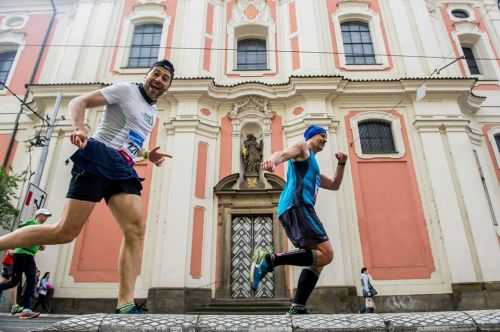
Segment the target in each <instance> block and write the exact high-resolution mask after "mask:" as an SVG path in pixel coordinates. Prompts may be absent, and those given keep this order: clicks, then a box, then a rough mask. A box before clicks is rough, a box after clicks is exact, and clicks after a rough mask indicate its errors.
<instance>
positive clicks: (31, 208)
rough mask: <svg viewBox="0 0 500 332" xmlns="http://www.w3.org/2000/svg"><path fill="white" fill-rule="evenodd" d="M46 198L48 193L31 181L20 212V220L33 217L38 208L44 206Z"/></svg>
mask: <svg viewBox="0 0 500 332" xmlns="http://www.w3.org/2000/svg"><path fill="white" fill-rule="evenodd" d="M46 200H47V193H46V192H45V191H43V190H42V189H40V188H39V187H38V186H36V185H35V184H33V183H31V182H30V184H29V186H28V191H27V192H26V198H25V199H24V202H23V206H22V208H21V213H20V214H19V220H20V222H24V221H25V220H28V219H31V218H33V217H34V214H35V212H36V210H38V209H41V208H43V207H44V205H45V201H46Z"/></svg>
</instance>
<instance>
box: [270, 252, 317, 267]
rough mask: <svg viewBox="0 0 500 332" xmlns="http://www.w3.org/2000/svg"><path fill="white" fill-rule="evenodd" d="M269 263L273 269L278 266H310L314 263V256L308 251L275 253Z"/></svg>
mask: <svg viewBox="0 0 500 332" xmlns="http://www.w3.org/2000/svg"><path fill="white" fill-rule="evenodd" d="M271 261H272V266H273V267H274V266H278V265H295V266H311V265H313V263H314V255H313V252H312V250H310V249H308V250H304V249H299V250H294V251H288V252H283V253H276V254H274V255H272V257H271Z"/></svg>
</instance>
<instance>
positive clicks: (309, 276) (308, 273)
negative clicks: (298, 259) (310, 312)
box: [293, 268, 319, 306]
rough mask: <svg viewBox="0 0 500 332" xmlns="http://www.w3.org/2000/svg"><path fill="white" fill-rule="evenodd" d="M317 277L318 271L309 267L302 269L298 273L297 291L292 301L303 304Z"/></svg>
mask: <svg viewBox="0 0 500 332" xmlns="http://www.w3.org/2000/svg"><path fill="white" fill-rule="evenodd" d="M318 279H319V273H317V272H316V271H313V270H312V269H311V268H306V269H303V270H302V272H301V273H300V277H299V283H298V285H297V291H296V292H295V296H294V298H293V303H295V304H300V305H303V306H305V305H306V302H307V299H309V296H310V295H311V293H312V291H313V289H314V287H315V286H316V283H317V282H318Z"/></svg>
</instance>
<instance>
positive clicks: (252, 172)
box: [241, 134, 262, 177]
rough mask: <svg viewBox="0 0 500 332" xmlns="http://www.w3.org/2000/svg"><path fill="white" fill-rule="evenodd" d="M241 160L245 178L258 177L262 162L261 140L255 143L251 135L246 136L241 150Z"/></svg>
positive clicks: (255, 139) (254, 138)
mask: <svg viewBox="0 0 500 332" xmlns="http://www.w3.org/2000/svg"><path fill="white" fill-rule="evenodd" d="M241 159H242V160H243V169H244V175H245V177H258V176H259V172H260V163H261V162H262V140H261V141H260V142H257V138H256V137H255V136H254V135H253V134H248V135H247V139H246V140H245V141H244V142H243V146H242V148H241Z"/></svg>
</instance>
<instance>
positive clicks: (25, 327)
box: [0, 313, 73, 332]
mask: <svg viewBox="0 0 500 332" xmlns="http://www.w3.org/2000/svg"><path fill="white" fill-rule="evenodd" d="M72 317H73V315H47V314H41V315H40V317H38V318H36V319H19V318H18V317H17V316H12V315H11V314H9V313H0V332H28V331H33V330H40V329H44V328H47V327H49V326H51V325H54V323H57V322H60V321H63V320H67V319H70V318H72Z"/></svg>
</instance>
